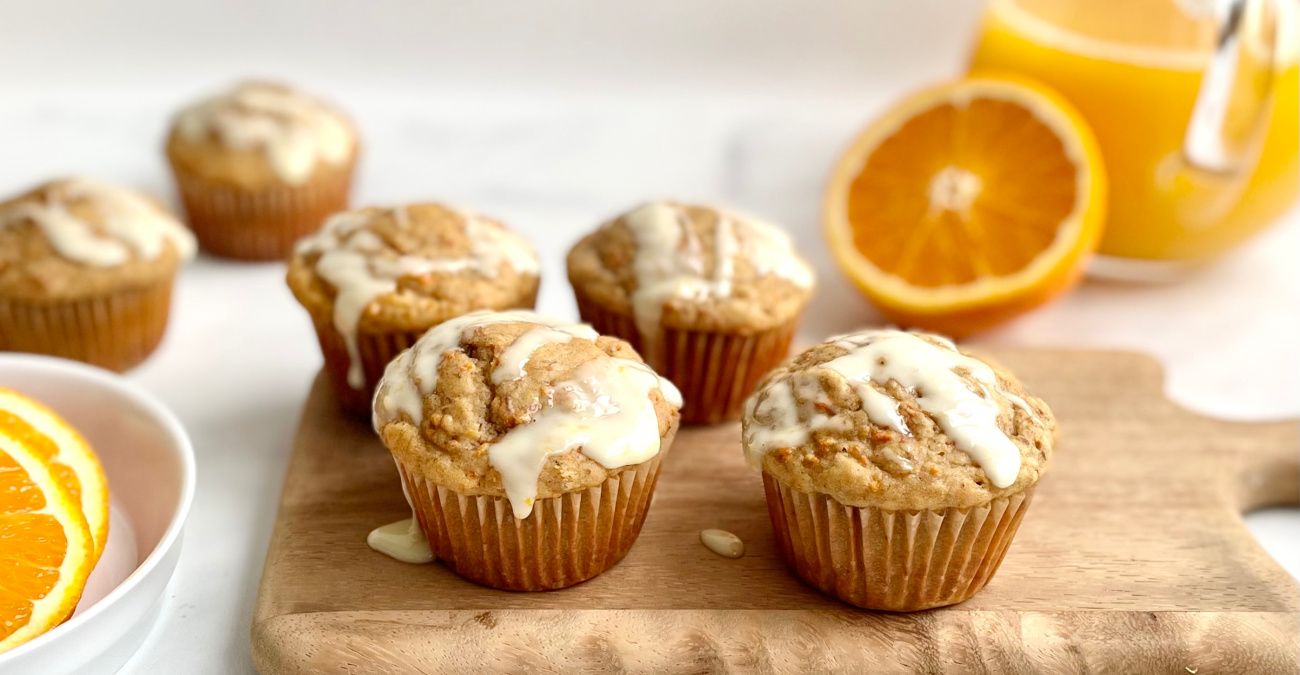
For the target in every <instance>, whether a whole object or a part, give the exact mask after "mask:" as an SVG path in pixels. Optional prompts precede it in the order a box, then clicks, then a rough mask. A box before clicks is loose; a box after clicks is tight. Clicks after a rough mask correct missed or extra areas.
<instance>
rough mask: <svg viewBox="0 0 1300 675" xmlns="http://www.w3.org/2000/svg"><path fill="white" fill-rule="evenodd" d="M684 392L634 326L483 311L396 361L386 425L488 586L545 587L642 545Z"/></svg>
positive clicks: (410, 484) (453, 555)
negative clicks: (634, 342)
mask: <svg viewBox="0 0 1300 675" xmlns="http://www.w3.org/2000/svg"><path fill="white" fill-rule="evenodd" d="M680 407H681V397H680V394H679V393H678V392H677V390H676V388H675V387H673V385H672V383H670V382H668V381H667V380H664V379H662V378H660V377H659V376H658V375H656V374H655V373H654V371H653V370H651V369H650V368H649V367H648V366H646V365H645V363H643V362H642V361H641V358H640V357H639V356H638V355H637V353H636V351H634V350H633V349H632V346H631V345H629V344H628V343H626V342H624V341H622V340H619V339H617V338H611V337H605V336H601V335H598V334H597V333H596V332H595V331H594V330H592V328H591V327H590V326H586V325H583V324H565V323H561V322H557V321H553V320H550V319H546V318H543V317H541V316H539V315H537V314H535V313H533V312H529V311H511V312H474V313H471V314H467V315H465V316H462V317H458V318H456V319H452V320H450V321H447V322H445V323H443V324H441V325H439V326H437V327H436V328H434V329H432V330H430V331H429V332H428V333H426V334H425V335H424V336H423V337H421V338H420V340H419V341H418V342H416V343H415V346H413V347H412V348H411V349H409V350H407V351H405V352H403V353H402V354H401V355H400V356H398V357H397V358H396V359H395V360H394V361H393V362H392V364H391V365H389V367H388V370H387V372H386V373H385V374H384V377H383V380H382V382H381V383H380V385H379V391H378V393H377V394H376V395H375V403H374V425H375V430H376V431H377V432H378V433H379V436H380V438H381V439H382V440H383V443H384V445H385V446H386V447H387V448H388V449H389V451H391V452H392V454H393V459H394V460H395V461H396V463H397V470H398V473H399V474H400V475H401V479H402V483H403V487H404V490H405V492H406V495H407V499H408V500H409V501H410V503H411V507H412V510H413V511H414V513H415V518H416V520H417V521H418V522H419V524H420V528H421V529H422V530H423V531H424V534H425V536H427V537H428V540H429V544H430V548H432V549H433V552H434V553H435V554H436V555H437V557H438V558H439V559H441V560H442V561H443V562H444V563H445V564H447V565H448V566H449V567H451V568H452V569H453V570H455V571H456V573H457V574H459V575H461V576H462V577H465V578H466V579H469V580H471V581H474V582H477V583H480V584H483V585H485V586H490V587H493V588H500V589H506V590H517V591H537V590H549V589H556V588H564V587H566V586H571V585H573V584H576V583H579V582H581V581H585V580H587V579H590V578H592V577H594V576H596V575H598V574H600V573H601V572H603V571H605V570H606V569H608V568H610V567H611V566H613V565H614V564H615V563H617V562H618V561H619V560H621V559H622V558H623V556H624V555H626V554H627V552H628V549H630V548H631V547H632V544H633V542H635V541H636V538H637V535H638V534H639V533H640V531H641V524H642V523H643V522H644V521H645V517H646V511H647V509H648V508H649V506H650V502H651V496H652V495H653V493H654V489H655V482H656V480H657V478H658V476H659V467H660V463H661V461H662V460H663V457H664V455H665V454H666V453H667V451H668V447H669V445H671V444H672V439H673V435H674V434H675V433H676V430H677V423H678V409H679V408H680Z"/></svg>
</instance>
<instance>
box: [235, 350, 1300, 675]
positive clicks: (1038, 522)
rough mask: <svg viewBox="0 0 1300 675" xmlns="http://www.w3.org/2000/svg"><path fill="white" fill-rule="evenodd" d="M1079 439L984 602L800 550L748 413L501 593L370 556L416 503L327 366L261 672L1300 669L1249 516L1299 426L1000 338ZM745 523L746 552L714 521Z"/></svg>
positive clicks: (1297, 624)
mask: <svg viewBox="0 0 1300 675" xmlns="http://www.w3.org/2000/svg"><path fill="white" fill-rule="evenodd" d="M991 355H992V357H993V358H995V359H997V360H998V361H1000V362H1002V363H1003V364H1005V365H1006V366H1008V367H1010V368H1011V369H1012V370H1014V371H1015V372H1016V373H1018V374H1019V375H1020V376H1021V378H1022V379H1023V380H1024V381H1025V383H1026V385H1027V386H1028V387H1030V389H1031V390H1032V391H1034V392H1035V393H1036V394H1038V395H1040V396H1042V397H1043V398H1044V399H1046V400H1047V401H1048V403H1049V404H1051V406H1052V408H1053V409H1054V410H1055V411H1056V413H1057V416H1058V418H1059V419H1060V422H1061V427H1062V438H1063V441H1062V444H1061V446H1060V447H1059V448H1058V449H1057V454H1056V458H1055V460H1054V463H1053V465H1052V467H1051V470H1050V472H1049V474H1048V476H1047V477H1046V478H1045V479H1044V481H1043V482H1042V483H1041V484H1040V487H1039V490H1038V493H1037V495H1036V497H1035V500H1034V504H1033V506H1032V507H1031V508H1030V509H1029V512H1028V514H1027V515H1026V516H1025V520H1024V524H1023V526H1022V528H1021V530H1020V533H1019V534H1018V536H1017V538H1016V541H1015V543H1014V544H1013V545H1012V547H1011V551H1010V553H1008V555H1007V557H1006V560H1005V561H1004V563H1003V565H1002V568H1001V569H1000V571H999V572H998V574H997V576H996V577H994V579H993V581H992V582H991V583H990V584H989V585H988V587H987V588H985V589H984V591H982V592H981V593H980V594H979V595H976V596H975V597H974V598H973V599H971V600H969V601H968V602H965V603H963V604H960V605H957V606H954V607H949V608H944V609H939V610H933V611H928V612H921V613H916V614H888V613H873V612H868V611H864V610H859V609H855V608H852V607H849V606H847V605H843V604H841V603H839V602H837V601H835V600H833V599H830V598H828V597H825V596H822V595H820V594H819V593H817V592H816V591H814V590H812V589H810V588H808V587H806V586H804V585H803V584H801V583H800V582H799V581H798V580H797V579H795V578H794V577H793V576H791V575H790V574H789V573H788V572H787V571H786V569H785V566H784V565H783V564H782V562H781V560H780V559H779V558H778V557H777V553H776V550H775V548H774V545H773V541H772V537H771V533H770V525H769V523H768V521H767V514H766V512H765V509H764V505H763V490H762V484H761V480H760V479H759V477H758V475H757V474H755V473H753V472H751V471H750V470H749V469H748V468H747V467H746V466H745V463H744V461H743V458H742V456H741V451H740V445H739V435H740V433H739V427H738V425H735V424H730V425H723V426H717V427H709V428H695V429H686V430H684V431H683V432H682V433H680V434H679V436H678V439H677V442H676V443H675V444H674V446H673V448H672V449H671V451H670V454H669V456H668V457H667V459H666V463H665V468H664V473H663V475H662V477H661V478H660V482H659V487H658V492H657V494H656V498H655V503H654V506H653V508H652V509H651V511H650V515H649V518H648V519H647V522H646V525H645V529H644V530H643V531H642V534H641V538H640V540H639V541H638V542H637V544H636V546H635V547H634V548H633V549H632V552H631V553H630V554H629V555H628V557H627V558H626V559H625V560H624V561H623V562H622V563H620V564H619V565H618V566H617V567H615V568H614V569H612V570H610V571H609V572H607V573H605V574H604V575H602V576H600V577H597V578H596V579H594V580H592V581H589V582H587V583H584V584H580V585H578V586H576V587H573V588H569V589H565V590H562V591H554V592H549V593H510V592H503V591H495V590H491V589H487V588H482V587H479V586H476V585H474V584H472V583H469V582H467V581H464V580H462V579H460V578H459V577H457V576H456V575H455V574H453V573H451V572H450V571H449V570H447V569H446V568H444V567H442V566H441V565H437V564H434V565H423V566H421V565H406V564H403V563H399V562H396V561H394V560H391V559H389V558H387V557H385V556H383V555H380V554H378V553H375V552H374V551H371V550H370V549H369V548H368V547H367V546H366V543H365V537H366V533H367V532H369V531H370V529H371V528H373V527H375V526H378V525H382V524H384V523H387V522H390V521H393V520H396V519H399V518H402V517H405V516H407V515H409V512H408V510H407V507H406V504H405V502H404V501H403V499H402V494H401V490H400V488H399V487H398V482H397V476H396V472H395V471H394V469H393V464H392V460H391V459H390V458H389V456H388V454H387V452H386V451H385V450H384V448H383V447H382V446H381V445H380V444H379V442H378V440H377V439H376V438H375V437H374V435H373V433H372V432H371V431H370V429H369V427H368V425H366V424H365V423H363V422H361V421H358V420H354V419H349V418H347V417H345V416H344V415H342V414H341V413H340V412H339V411H338V404H337V402H336V400H335V399H334V397H333V394H332V392H331V390H330V388H329V386H328V383H326V382H325V381H324V380H323V379H320V378H318V379H317V381H316V383H315V385H314V386H313V388H312V390H311V392H310V395H309V396H308V400H307V403H306V406H305V408H304V410H303V417H302V422H301V427H300V429H299V432H298V436H297V439H296V444H295V447H294V451H293V457H292V460H291V462H290V465H289V469H288V474H287V476H286V478H285V486H284V495H283V498H282V502H281V506H280V512H279V516H278V519H277V522H276V527H275V531H274V534H273V535H272V541H271V544H270V548H269V551H268V554H267V560H266V567H265V570H264V573H263V577H262V584H261V590H260V593H259V597H258V602H257V607H256V614H255V616H254V621H253V634H252V651H253V658H254V662H255V663H256V665H257V667H258V669H259V670H261V671H262V672H263V673H308V672H313V673H314V672H341V673H384V672H393V673H405V672H478V671H502V672H505V671H509V672H523V671H541V672H560V671H573V670H579V669H585V670H622V671H634V672H713V671H720V670H741V671H750V670H753V671H766V672H805V671H842V672H860V671H864V670H871V671H873V672H892V671H900V672H910V671H916V670H926V671H932V672H951V673H967V672H980V671H985V670H987V671H995V672H1022V671H1046V672H1090V671H1091V672H1171V673H1189V672H1191V673H1198V672H1199V673H1219V672H1234V673H1273V672H1277V673H1295V672H1296V671H1297V668H1298V667H1300V653H1298V650H1300V618H1298V612H1300V590H1298V589H1297V585H1296V583H1295V581H1294V579H1292V578H1291V577H1290V576H1289V575H1288V574H1287V573H1286V572H1285V571H1283V570H1282V569H1281V568H1280V567H1278V565H1277V564H1276V563H1275V562H1274V561H1273V560H1272V559H1271V558H1270V557H1269V556H1268V555H1267V554H1266V553H1265V552H1264V551H1263V550H1262V549H1261V548H1260V547H1259V545H1258V544H1257V543H1256V542H1255V540H1254V538H1253V537H1252V536H1251V535H1250V532H1249V531H1248V530H1247V529H1246V527H1245V526H1244V524H1243V523H1242V519H1241V514H1242V512H1244V511H1247V510H1250V509H1253V508H1258V507H1260V506H1264V505H1270V504H1295V503H1297V502H1300V423H1297V422H1296V421H1293V420H1292V421H1283V422H1275V423H1267V424H1243V423H1231V422H1223V421H1215V420H1211V419H1207V418H1204V417H1200V416H1198V415H1195V414H1193V413H1191V412H1188V411H1186V410H1184V409H1182V408H1180V407H1178V406H1177V405H1175V404H1173V403H1170V402H1169V401H1167V400H1166V399H1165V398H1164V396H1163V394H1162V393H1161V391H1162V376H1161V372H1160V368H1159V366H1158V364H1157V363H1156V362H1155V361H1154V360H1152V359H1150V358H1148V357H1145V356H1140V355H1134V354H1127V353H1119V352H1095V351H1046V350H1039V351H1001V352H993V353H992V354H991ZM705 528H722V529H726V530H730V531H732V532H735V533H736V534H738V535H739V536H740V537H741V538H742V539H744V541H745V544H746V552H745V555H744V557H742V558H740V559H735V560H732V559H727V558H723V557H720V556H717V555H715V554H713V553H711V552H710V551H709V550H708V549H706V548H705V547H704V546H703V545H701V544H700V543H699V536H698V535H699V531H700V530H702V529H705Z"/></svg>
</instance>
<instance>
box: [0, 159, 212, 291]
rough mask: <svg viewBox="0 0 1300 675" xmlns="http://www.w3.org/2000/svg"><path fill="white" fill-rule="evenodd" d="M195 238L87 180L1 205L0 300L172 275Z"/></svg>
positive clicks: (115, 190)
mask: <svg viewBox="0 0 1300 675" xmlns="http://www.w3.org/2000/svg"><path fill="white" fill-rule="evenodd" d="M194 248H195V244H194V238H193V236H192V235H191V234H190V232H189V230H187V229H185V227H184V226H182V225H181V224H180V223H179V222H178V221H177V220H176V219H175V218H174V217H172V215H171V214H169V213H168V212H167V211H166V210H165V209H163V208H162V207H161V206H160V205H158V204H156V203H154V202H152V201H150V200H148V199H146V198H145V197H142V196H140V195H137V194H134V193H132V192H130V191H128V190H126V189H124V188H120V187H117V186H114V185H110V184H107V183H102V182H99V181H95V180H91V179H87V178H65V179H59V180H53V181H50V182H47V183H44V184H42V185H39V186H37V187H35V188H32V189H31V190H28V191H27V192H24V193H22V194H20V195H18V196H15V197H12V198H10V199H7V200H4V201H3V202H0V295H4V296H7V297H12V298H21V299H24V300H29V301H45V300H59V299H69V298H81V297H87V296H91V295H101V294H104V293H108V292H111V291H114V290H120V289H123V288H137V287H144V286H148V285H150V284H153V283H155V282H158V281H160V280H162V279H168V278H170V277H171V276H172V275H173V274H175V272H176V269H177V267H178V266H179V265H180V263H181V262H182V261H183V260H187V259H189V258H191V257H193V255H194Z"/></svg>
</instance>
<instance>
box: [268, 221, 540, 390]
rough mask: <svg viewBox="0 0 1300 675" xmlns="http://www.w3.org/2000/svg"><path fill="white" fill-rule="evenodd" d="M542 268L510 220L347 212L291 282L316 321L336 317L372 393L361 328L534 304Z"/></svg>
mask: <svg viewBox="0 0 1300 675" xmlns="http://www.w3.org/2000/svg"><path fill="white" fill-rule="evenodd" d="M539 269H540V264H539V262H538V259H537V253H536V251H534V250H533V247H532V245H530V244H529V243H528V241H527V240H525V239H524V238H523V237H521V236H519V235H518V234H515V233H514V232H511V231H510V230H507V229H506V228H505V226H504V225H502V224H501V223H499V222H497V221H495V220H492V219H490V218H487V217H484V216H481V215H477V214H473V213H470V212H467V211H461V210H457V209H452V208H449V207H447V206H442V205H439V204H412V205H409V206H398V207H394V208H377V207H370V208H364V209H359V210H356V211H348V212H345V213H340V214H337V215H335V216H333V217H331V218H330V219H329V220H328V221H326V223H325V225H324V226H323V227H322V228H321V230H320V231H319V232H317V233H315V234H313V235H310V236H308V237H307V238H305V239H303V240H302V241H300V242H299V243H298V245H297V249H296V251H295V253H294V257H293V259H292V260H291V261H290V263H289V273H288V283H289V287H290V288H291V289H292V290H293V292H294V295H295V296H296V297H297V298H298V300H299V301H300V302H302V303H303V305H304V306H306V307H307V309H308V310H309V311H311V312H312V313H313V314H321V315H331V316H332V317H333V322H334V326H335V328H336V329H338V331H339V333H340V334H341V335H342V336H343V339H344V341H345V343H346V345H347V348H348V353H349V356H350V357H351V368H350V371H349V373H348V378H349V381H350V382H352V386H353V387H354V388H360V387H361V386H362V373H361V368H360V359H359V356H358V354H357V331H358V330H368V331H371V332H383V331H385V330H423V329H425V328H428V327H429V326H432V325H434V324H437V323H440V322H441V321H443V320H445V319H448V318H450V317H453V316H457V315H459V314H464V313H466V312H469V311H471V310H475V309H508V308H512V307H519V306H520V305H528V306H531V299H532V298H533V297H534V296H535V295H536V293H537V285H538V270H539Z"/></svg>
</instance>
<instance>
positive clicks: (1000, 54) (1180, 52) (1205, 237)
mask: <svg viewBox="0 0 1300 675" xmlns="http://www.w3.org/2000/svg"><path fill="white" fill-rule="evenodd" d="M1246 2H1249V0H1246ZM1262 2H1266V3H1269V4H1268V5H1267V6H1266V7H1263V8H1262V9H1261V7H1253V8H1252V9H1255V10H1259V11H1256V12H1255V13H1253V14H1247V15H1245V18H1244V19H1242V21H1243V27H1242V33H1241V39H1240V44H1239V48H1238V49H1236V50H1235V52H1234V53H1235V55H1236V56H1235V61H1234V62H1233V64H1232V65H1233V66H1234V67H1233V69H1232V71H1233V75H1234V77H1233V78H1231V79H1230V80H1229V81H1228V82H1227V84H1228V85H1229V86H1227V87H1224V88H1223V90H1222V91H1223V92H1224V93H1225V95H1224V96H1223V98H1224V105H1225V106H1226V107H1225V110H1224V113H1223V114H1222V115H1221V116H1220V119H1221V122H1222V123H1221V124H1220V125H1218V126H1219V129H1217V131H1221V132H1222V136H1223V138H1225V139H1227V142H1225V143H1224V144H1223V145H1224V147H1228V148H1229V149H1230V150H1231V151H1232V154H1233V159H1234V162H1233V163H1232V164H1231V165H1226V166H1218V167H1210V168H1208V169H1207V168H1205V167H1204V166H1198V165H1196V164H1195V163H1194V162H1192V161H1190V160H1189V159H1188V156H1189V155H1188V154H1187V147H1188V146H1187V138H1188V133H1189V124H1190V123H1191V122H1192V117H1193V109H1194V107H1196V105H1197V100H1198V95H1199V93H1200V92H1201V89H1202V84H1203V79H1205V80H1208V76H1205V73H1206V72H1207V68H1208V67H1209V65H1210V62H1211V60H1212V59H1213V58H1214V57H1215V47H1216V40H1217V39H1219V37H1220V35H1219V31H1220V30H1221V28H1222V26H1223V23H1222V22H1223V17H1221V16H1219V17H1217V18H1216V15H1215V13H1214V11H1213V8H1212V7H1208V6H1205V4H1204V3H1199V2H1196V1H1195V0H1124V1H1123V2H1099V1H1097V0H993V1H992V2H991V3H990V5H989V7H988V10H987V12H986V15H985V18H984V25H983V29H982V32H981V35H980V37H979V40H978V43H977V45H976V47H975V50H974V53H973V56H972V58H971V70H972V71H990V70H991V71H1003V72H1014V73H1017V74H1020V75H1023V76H1027V77H1031V78H1034V79H1036V80H1039V81H1040V82H1043V83H1045V84H1047V85H1048V86H1051V87H1052V88H1054V89H1056V90H1057V91H1058V92H1060V93H1061V94H1062V95H1063V96H1065V98H1066V99H1068V100H1069V101H1070V102H1071V103H1073V104H1074V105H1075V106H1076V107H1077V108H1078V109H1079V111H1080V112H1081V113H1082V115H1083V116H1084V118H1085V119H1087V121H1088V123H1089V125H1090V126H1091V127H1092V130H1093V132H1094V133H1095V134H1096V137H1097V141H1098V143H1099V145H1100V147H1101V152H1102V156H1103V161H1104V163H1105V165H1106V172H1107V174H1108V177H1109V183H1110V200H1109V205H1108V212H1107V218H1106V230H1105V234H1104V235H1103V239H1102V243H1101V249H1100V250H1101V253H1102V254H1103V256H1104V257H1105V258H1109V259H1110V260H1112V261H1115V260H1118V261H1120V262H1127V261H1146V262H1150V263H1156V264H1157V265H1159V264H1162V263H1163V264H1164V265H1167V266H1172V267H1180V266H1185V264H1186V263H1189V262H1195V261H1200V260H1204V259H1207V258H1210V257H1212V256H1214V255H1215V254H1217V253H1219V252H1222V251H1224V250H1226V249H1228V248H1230V247H1231V246H1233V245H1235V244H1237V243H1239V242H1241V241H1242V240H1243V239H1245V238H1247V237H1248V236H1250V235H1251V234H1253V233H1255V232H1256V231H1258V230H1259V229H1260V228H1262V227H1264V226H1266V225H1267V224H1268V223H1269V222H1270V221H1272V220H1273V219H1275V218H1276V217H1277V216H1278V215H1279V214H1281V213H1283V212H1284V211H1285V210H1286V209H1287V208H1288V207H1289V206H1290V205H1291V204H1292V203H1293V202H1294V201H1295V200H1296V196H1297V193H1298V192H1300V169H1298V165H1297V161H1298V160H1297V157H1298V156H1300V140H1298V129H1300V114H1298V111H1300V91H1298V90H1300V71H1298V70H1297V53H1298V52H1300V49H1298V45H1300V36H1298V35H1297V33H1300V10H1298V7H1300V0H1262ZM1261 12H1266V14H1262V13H1261ZM1252 17H1253V18H1252ZM1261 17H1263V18H1261ZM1251 22H1254V23H1253V24H1252V23H1251ZM1264 22H1269V23H1268V25H1266V26H1264V25H1262V24H1263V23H1264ZM1260 36H1263V37H1260Z"/></svg>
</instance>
